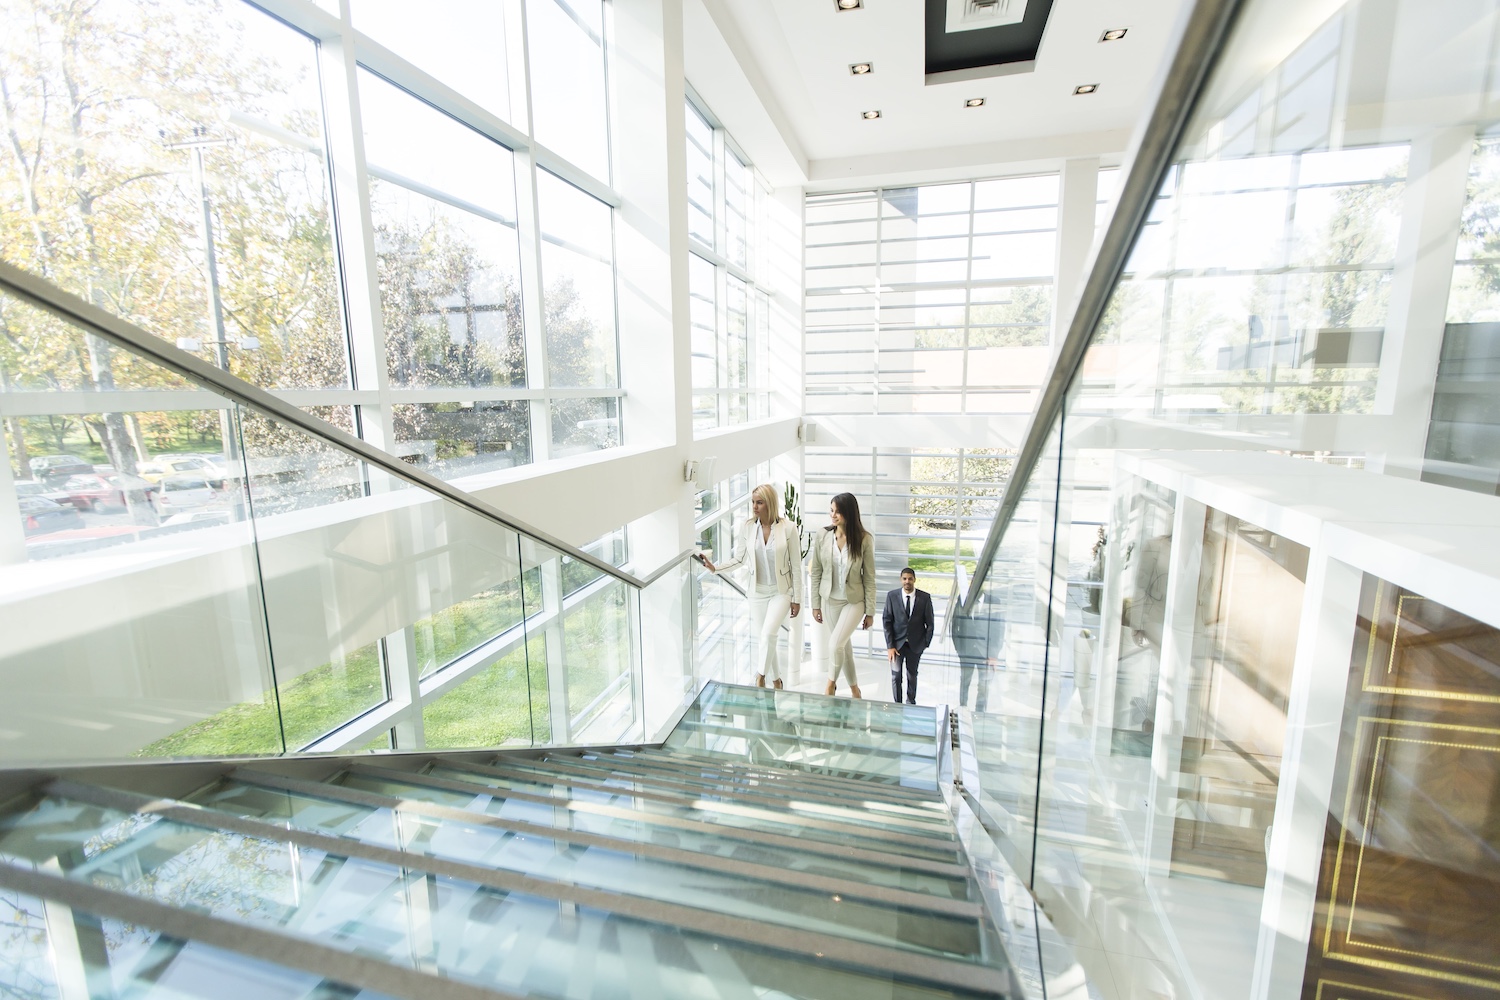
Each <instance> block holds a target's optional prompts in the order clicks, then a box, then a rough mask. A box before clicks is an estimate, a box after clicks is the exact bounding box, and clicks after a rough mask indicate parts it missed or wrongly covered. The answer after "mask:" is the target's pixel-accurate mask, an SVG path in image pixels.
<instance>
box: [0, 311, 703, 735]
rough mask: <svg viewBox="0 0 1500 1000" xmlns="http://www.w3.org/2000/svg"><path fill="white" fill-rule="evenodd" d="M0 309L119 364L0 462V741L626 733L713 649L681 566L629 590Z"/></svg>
mask: <svg viewBox="0 0 1500 1000" xmlns="http://www.w3.org/2000/svg"><path fill="white" fill-rule="evenodd" d="M3 304H4V308H5V309H6V310H7V311H9V312H11V313H25V314H26V315H28V316H30V317H31V321H32V322H31V325H32V326H34V327H35V328H37V329H39V330H44V331H45V332H46V335H47V337H49V338H51V340H52V341H55V342H56V346H57V348H58V349H59V350H71V351H74V352H75V353H76V352H80V351H83V349H84V347H88V348H89V349H90V350H93V351H94V352H95V353H96V354H99V353H102V352H108V354H109V357H110V364H111V365H112V367H113V369H114V371H115V372H116V375H117V378H116V379H115V391H113V392H105V391H103V390H100V389H98V388H97V386H96V387H95V388H94V390H93V391H92V392H91V393H90V394H88V395H89V396H92V397H94V398H88V397H84V399H83V401H80V396H81V395H82V394H81V393H69V394H66V395H65V396H60V397H58V404H57V405H55V406H52V410H53V411H55V412H53V413H52V414H51V415H50V417H49V418H48V419H49V421H50V422H51V423H50V426H51V427H53V428H54V431H55V434H56V436H57V444H56V445H55V449H56V451H57V452H58V454H56V455H51V456H47V457H44V458H42V459H34V460H32V461H31V463H30V464H31V467H32V468H31V470H30V471H31V473H32V475H33V477H34V478H32V479H29V480H19V479H17V478H16V477H15V476H14V474H13V471H12V468H11V466H13V464H14V463H8V464H7V468H6V470H5V471H4V472H3V473H0V507H3V508H4V509H0V552H3V559H0V621H3V623H4V626H3V634H4V638H3V639H0V676H3V678H4V686H5V689H6V691H7V693H8V695H9V697H8V698H7V703H6V705H5V706H4V708H0V732H3V734H4V738H5V740H6V748H7V749H6V756H7V760H8V761H10V762H13V763H20V762H38V763H41V762H61V761H68V760H106V759H120V758H129V757H132V756H135V757H185V756H196V757H202V756H222V755H233V754H283V753H291V752H298V751H332V750H337V749H361V748H363V749H389V748H399V749H420V748H434V749H441V748H464V747H487V746H503V745H525V746H534V745H548V744H578V743H593V744H610V743H618V742H622V741H640V740H643V739H645V738H647V737H649V736H652V735H655V734H657V733H659V732H661V731H662V730H663V728H664V727H666V726H668V725H670V724H671V723H672V722H673V721H675V718H676V715H677V713H678V712H679V711H680V710H681V707H682V705H683V704H684V703H685V701H687V700H690V699H691V697H692V696H693V695H694V694H695V693H696V691H697V690H698V687H700V686H701V684H702V683H703V681H705V680H707V679H709V678H710V677H712V676H717V673H716V671H719V670H723V669H725V665H724V664H722V663H718V664H716V665H715V666H713V667H711V668H709V669H707V670H705V669H702V668H700V667H699V666H698V665H697V663H696V661H695V650H694V644H693V642H692V641H691V638H690V637H691V636H693V635H695V634H696V630H695V627H694V621H695V618H694V616H695V615H696V613H697V611H698V608H697V606H696V605H695V604H694V602H692V601H691V600H689V599H688V587H689V584H690V574H689V572H688V570H687V569H686V568H685V567H683V566H675V567H672V568H670V569H669V570H668V571H667V572H666V573H665V574H663V575H662V576H661V577H660V578H659V579H657V580H655V581H654V582H653V584H652V585H651V586H650V587H648V588H646V589H645V590H642V589H641V588H640V587H638V586H635V585H633V584H631V583H628V582H626V581H625V580H622V579H618V578H616V577H614V576H611V575H609V574H607V573H606V572H604V571H603V570H602V569H600V568H598V567H597V566H595V565H592V564H591V563H590V562H588V561H587V560H585V559H583V558H581V557H580V556H579V555H577V554H576V553H570V552H568V551H564V550H562V549H559V548H557V547H554V546H553V545H551V544H549V543H547V542H545V541H542V540H540V539H537V538H533V537H531V536H529V535H527V534H525V533H524V532H520V531H517V530H516V529H514V528H511V527H508V526H507V525H505V524H504V523H502V522H499V521H495V520H490V519H488V518H486V517H484V516H483V515H481V514H479V513H476V512H475V511H473V510H470V509H468V508H466V507H464V506H461V505H460V504H458V503H456V502H454V501H453V500H452V499H450V498H447V497H443V496H441V495H439V494H436V493H433V492H430V491H429V490H427V489H425V488H422V487H417V486H414V485H413V484H412V483H411V482H409V481H408V480H406V479H404V478H402V477H400V476H397V475H392V474H391V473H390V472H387V471H386V470H384V469H382V468H380V467H379V466H376V465H372V464H370V463H368V462H366V461H365V460H364V459H362V458H361V457H359V455H358V454H356V453H355V452H353V451H350V450H347V449H346V448H345V447H343V446H342V445H340V444H338V443H335V442H332V441H330V440H327V439H325V438H323V437H320V436H318V435H317V434H314V433H310V432H309V431H307V430H305V429H302V428H300V427H297V426H294V425H292V424H290V423H288V422H286V421H284V420H280V419H278V418H276V417H275V416H273V415H271V414H270V413H269V412H262V411H260V410H257V409H252V408H249V407H247V406H245V405H243V404H241V403H237V402H233V401H231V400H228V399H226V398H224V397H223V396H222V395H220V394H218V393H215V392H213V391H211V390H209V389H205V388H201V387H198V386H196V385H194V384H193V383H192V382H191V381H189V380H187V379H186V378H184V377H182V376H179V375H176V374H174V373H172V372H170V371H168V370H166V369H164V368H162V367H161V366H160V365H158V364H156V363H154V362H152V361H151V360H149V359H148V358H146V357H144V356H142V355H139V354H137V353H136V352H135V351H133V350H131V349H130V348H129V347H126V346H122V345H120V344H106V343H105V342H104V341H103V340H102V339H100V338H98V337H96V336H94V335H92V334H90V333H88V332H85V331H83V330H81V329H78V328H76V327H73V326H69V325H68V324H66V323H64V322H63V321H62V320H60V319H57V318H56V317H54V316H52V315H51V314H48V313H44V312H42V310H40V309H38V308H35V307H33V306H30V305H27V304H25V303H23V302H21V301H20V300H19V299H15V298H11V297H6V298H5V299H4V303H3ZM33 402H35V401H33ZM363 410H364V412H363V413H362V414H361V415H358V416H357V415H356V414H355V412H354V411H353V410H352V409H351V408H327V407H321V408H315V409H314V410H313V412H312V415H313V416H316V417H319V418H321V419H323V420H325V421H326V422H327V423H328V424H330V425H331V426H332V427H334V428H339V429H342V430H346V431H347V430H350V429H352V428H353V426H354V421H355V420H356V419H365V420H369V419H372V413H373V411H372V410H370V408H368V407H365V408H363ZM94 411H97V412H94ZM31 426H33V427H35V426H37V424H36V422H35V421H32V422H31ZM70 451H71V452H78V454H71V453H70ZM7 511H8V513H7ZM589 551H590V552H591V554H592V553H597V554H599V556H601V557H602V558H603V559H604V560H605V561H606V562H612V563H615V564H619V563H622V562H623V561H624V557H625V551H624V548H623V536H622V535H620V534H619V533H616V534H615V535H612V536H607V537H606V538H605V539H604V540H602V541H601V542H600V543H599V544H595V545H591V546H590V549H589Z"/></svg>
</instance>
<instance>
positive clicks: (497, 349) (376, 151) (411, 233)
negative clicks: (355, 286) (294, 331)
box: [359, 70, 526, 386]
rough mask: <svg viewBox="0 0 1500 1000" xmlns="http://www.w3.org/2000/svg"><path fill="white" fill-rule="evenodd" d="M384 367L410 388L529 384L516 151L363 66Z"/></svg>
mask: <svg viewBox="0 0 1500 1000" xmlns="http://www.w3.org/2000/svg"><path fill="white" fill-rule="evenodd" d="M359 94H360V100H361V110H362V112H363V116H364V122H365V142H366V149H367V154H368V157H369V163H370V173H371V180H370V207H371V212H372V216H373V220H374V223H375V252H376V263H377V267H378V268H379V272H380V301H381V317H382V320H383V322H384V325H385V341H386V365H387V369H388V371H389V373H390V378H391V382H392V383H393V384H395V385H401V386H429V385H433V386H489V385H495V386H524V385H525V384H526V357H525V343H524V336H523V333H522V328H521V292H520V283H519V278H518V275H519V273H520V268H519V254H520V249H519V244H518V242H517V237H516V228H515V226H516V222H515V215H516V209H515V166H514V160H513V158H512V156H511V153H510V151H509V150H507V149H505V148H504V147H503V146H499V145H496V144H495V143H494V142H492V141H490V140H489V139H488V138H486V137H484V136H482V135H480V134H479V133H477V132H474V131H473V130H471V129H468V128H466V127H464V126H463V125H460V124H459V123H458V122H456V121H455V120H453V119H452V118H449V117H448V116H447V115H444V114H442V113H441V112H439V111H438V110H436V109H435V108H432V107H430V106H429V105H426V104H424V103H422V102H421V101H419V100H417V99H416V98H414V97H412V96H410V95H409V94H407V93H405V92H404V91H401V90H399V89H397V88H396V87H394V86H392V85H391V84H389V83H387V82H385V81H384V80H382V79H381V78H379V77H377V76H375V75H374V74H373V73H370V72H368V71H365V70H361V71H360V75H359Z"/></svg>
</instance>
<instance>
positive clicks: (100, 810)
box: [0, 683, 1020, 1000]
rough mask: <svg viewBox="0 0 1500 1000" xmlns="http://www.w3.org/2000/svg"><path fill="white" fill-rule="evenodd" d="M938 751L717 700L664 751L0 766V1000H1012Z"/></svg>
mask: <svg viewBox="0 0 1500 1000" xmlns="http://www.w3.org/2000/svg"><path fill="white" fill-rule="evenodd" d="M948 738H949V728H948V717H947V713H946V711H945V710H944V709H931V708H915V707H908V706H900V705H893V704H880V703H872V702H852V701H848V700H845V699H835V698H825V697H822V696H817V695H805V694H798V693H794V692H789V691H772V690H766V689H757V688H743V687H735V686H728V685H723V684H719V683H712V684H710V685H708V686H707V687H706V688H705V689H704V690H703V692H702V693H701V694H700V696H699V698H698V699H697V700H696V701H695V702H694V703H693V704H692V705H691V706H690V707H689V708H688V709H687V711H686V713H685V714H684V716H683V717H682V719H681V720H680V721H679V723H678V724H677V725H676V727H675V728H674V729H673V730H672V732H671V734H670V736H669V737H668V738H667V739H666V741H665V742H664V743H663V744H661V745H659V746H634V747H607V748H581V749H580V748H569V749H563V750H524V751H516V752H502V753H495V752H488V751H485V752H456V753H444V754H425V753H415V754H400V753H389V754H365V755H344V756H337V757H323V758H319V757H299V758H280V759H262V760H244V759H241V760H238V761H216V762H203V761H198V762H175V763H149V764H148V763H137V764H133V765H114V766H106V767H87V766H84V767H70V768H65V769H60V770H58V769H55V770H53V771H51V772H48V773H42V772H31V773H29V774H22V773H17V774H13V775H12V776H11V777H10V779H9V780H10V781H11V785H10V786H9V787H8V788H6V789H4V791H5V792H6V793H7V794H8V803H7V805H6V806H5V808H4V809H3V810H0V862H3V863H0V900H3V905H0V914H6V915H7V916H9V919H8V920H7V921H6V932H5V935H4V937H3V938H0V994H3V995H5V996H17V997H59V998H71V997H131V998H136V997H152V998H163V997H171V998H180V997H181V998H186V997H205V998H206V997H214V998H215V1000H222V998H225V997H238V996H244V997H257V998H264V997H287V998H291V997H299V998H303V997H306V998H334V997H359V998H362V1000H364V998H374V997H385V996H405V997H413V998H423V1000H426V998H436V997H444V998H446V997H511V996H544V997H557V998H579V1000H582V998H595V997H622V998H623V997H640V998H648V997H649V998H658V997H694V998H704V997H724V998H730V997H736V998H751V997H771V998H780V997H828V998H842V997H855V996H859V997H882V998H884V997H891V998H897V997H900V998H906V997H911V998H916V997H924V998H925V997H934V998H936V997H1011V996H1017V995H1020V991H1019V990H1018V989H1017V987H1016V979H1015V976H1014V975H1013V973H1012V970H1011V968H1010V965H1009V963H1008V961H1007V958H1006V952H1005V947H1004V945H1003V944H1002V939H1001V937H1000V934H999V932H998V930H997V927H996V924H995V921H994V920H993V919H992V918H991V916H990V915H989V911H988V910H987V909H986V906H985V904H984V902H983V901H982V897H981V894H980V890H981V886H980V885H978V884H977V881H976V878H975V876H974V874H973V872H972V870H971V867H970V865H969V863H968V859H967V857H966V854H965V850H964V847H963V845H962V843H961V842H960V839H959V835H958V832H957V830H956V828H955V825H954V821H953V812H952V810H951V807H950V804H949V802H948V800H947V799H945V797H944V786H945V785H947V786H948V787H949V788H951V759H950V755H949V750H948V746H947V743H948ZM945 774H946V775H947V778H946V779H945V777H944V775H945ZM950 794H951V792H950Z"/></svg>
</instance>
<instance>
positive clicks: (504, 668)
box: [422, 635, 552, 749]
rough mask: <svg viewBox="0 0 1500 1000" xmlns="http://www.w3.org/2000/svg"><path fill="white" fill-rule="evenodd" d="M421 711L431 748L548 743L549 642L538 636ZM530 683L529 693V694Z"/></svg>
mask: <svg viewBox="0 0 1500 1000" xmlns="http://www.w3.org/2000/svg"><path fill="white" fill-rule="evenodd" d="M528 647H529V652H528V648H526V647H523V648H518V649H515V650H512V651H511V652H510V653H508V654H506V655H505V656H503V657H501V658H500V659H498V660H496V661H495V662H494V663H492V664H491V665H490V666H488V667H486V668H485V669H484V670H483V671H482V672H481V673H480V674H479V675H478V676H477V677H471V678H470V679H469V680H467V681H464V682H463V683H462V684H460V685H459V686H458V687H456V688H454V689H453V690H452V691H449V692H448V693H447V694H445V695H444V696H443V697H441V698H439V699H438V700H437V701H435V702H433V703H432V704H430V705H427V706H425V707H424V708H423V709H422V731H423V735H424V736H425V737H426V744H427V746H428V747H430V748H433V749H455V748H462V747H493V746H500V745H501V744H503V743H510V742H514V741H516V740H519V741H521V742H523V743H533V742H535V743H547V742H550V740H551V738H552V729H551V720H550V718H549V716H548V713H547V642H546V637H545V636H541V635H539V636H536V637H535V638H534V639H532V640H531V641H530V643H528ZM528 687H529V688H530V692H529V694H528Z"/></svg>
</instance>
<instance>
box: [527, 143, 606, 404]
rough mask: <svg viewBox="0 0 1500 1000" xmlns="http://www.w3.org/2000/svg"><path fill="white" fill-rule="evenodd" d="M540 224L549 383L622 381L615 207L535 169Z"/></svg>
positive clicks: (567, 384) (592, 384)
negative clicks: (617, 338)
mask: <svg viewBox="0 0 1500 1000" xmlns="http://www.w3.org/2000/svg"><path fill="white" fill-rule="evenodd" d="M537 201H538V203H539V206H540V207H539V211H540V213H541V228H542V241H543V242H542V280H543V281H544V282H545V289H544V291H543V296H544V299H545V303H544V307H545V310H546V312H545V314H544V322H545V326H546V330H547V381H548V383H549V384H551V385H556V386H597V387H606V386H614V385H616V384H618V383H617V382H616V379H617V378H618V374H617V371H618V369H617V362H618V358H617V357H616V350H615V280H614V267H613V263H614V238H613V234H612V229H611V222H610V210H609V206H608V205H606V204H604V203H603V202H602V201H599V200H598V199H596V198H593V197H591V196H589V195H587V194H584V193H583V192H582V191H580V190H578V189H577V188H576V187H574V186H573V185H571V184H569V183H567V182H566V181H563V180H559V179H558V178H556V177H554V176H553V175H552V174H549V173H547V172H545V171H539V172H538V173H537Z"/></svg>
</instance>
